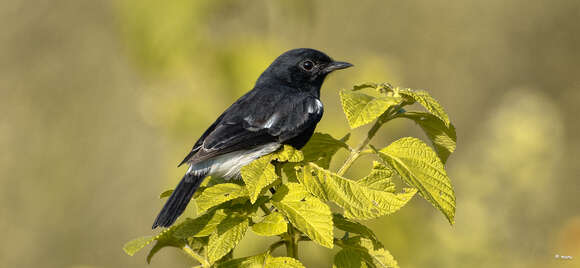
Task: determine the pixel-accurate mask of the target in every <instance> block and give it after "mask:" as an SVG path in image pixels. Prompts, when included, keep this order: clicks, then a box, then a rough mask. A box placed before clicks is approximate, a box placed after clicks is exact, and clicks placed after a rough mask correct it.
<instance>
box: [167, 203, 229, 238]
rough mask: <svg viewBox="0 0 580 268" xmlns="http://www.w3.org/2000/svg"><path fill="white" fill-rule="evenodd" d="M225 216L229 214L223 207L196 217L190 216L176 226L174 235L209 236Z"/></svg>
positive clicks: (185, 236)
mask: <svg viewBox="0 0 580 268" xmlns="http://www.w3.org/2000/svg"><path fill="white" fill-rule="evenodd" d="M225 218H227V214H226V213H225V212H224V210H223V209H218V210H213V211H210V212H208V213H206V214H203V215H201V216H199V217H197V218H195V219H191V218H188V219H186V220H185V221H184V222H183V223H181V224H179V226H177V227H176V230H175V234H174V235H175V237H178V238H188V237H202V236H208V235H210V234H212V233H213V232H214V231H215V230H216V229H217V226H218V225H219V224H220V223H221V222H222V221H223V220H224V219H225Z"/></svg>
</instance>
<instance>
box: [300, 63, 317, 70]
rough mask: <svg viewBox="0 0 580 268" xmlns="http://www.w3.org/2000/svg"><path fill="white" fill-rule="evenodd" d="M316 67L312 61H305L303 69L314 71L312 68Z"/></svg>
mask: <svg viewBox="0 0 580 268" xmlns="http://www.w3.org/2000/svg"><path fill="white" fill-rule="evenodd" d="M313 67H314V62H312V61H309V60H307V61H304V62H302V69H304V70H306V71H310V70H312V68H313Z"/></svg>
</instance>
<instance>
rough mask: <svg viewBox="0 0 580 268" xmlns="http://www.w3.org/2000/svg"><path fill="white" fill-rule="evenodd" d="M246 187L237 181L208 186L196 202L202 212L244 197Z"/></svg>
mask: <svg viewBox="0 0 580 268" xmlns="http://www.w3.org/2000/svg"><path fill="white" fill-rule="evenodd" d="M246 195H247V191H246V189H245V188H244V187H243V186H241V185H238V184H235V183H222V184H217V185H214V186H211V187H208V188H207V189H205V190H204V191H203V193H201V195H199V196H198V197H197V198H196V199H195V202H196V203H197V208H198V209H199V211H200V212H204V211H206V210H208V209H210V208H212V207H215V206H217V205H219V204H221V203H224V202H226V201H229V200H232V199H236V198H239V197H244V196H246Z"/></svg>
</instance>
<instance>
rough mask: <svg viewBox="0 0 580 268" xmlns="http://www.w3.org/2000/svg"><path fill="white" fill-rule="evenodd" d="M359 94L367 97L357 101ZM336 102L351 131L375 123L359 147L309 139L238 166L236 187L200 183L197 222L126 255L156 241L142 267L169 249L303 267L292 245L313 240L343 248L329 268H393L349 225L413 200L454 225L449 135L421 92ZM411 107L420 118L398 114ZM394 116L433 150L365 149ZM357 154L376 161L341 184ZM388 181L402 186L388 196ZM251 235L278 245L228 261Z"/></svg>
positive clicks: (353, 94) (403, 145) (395, 91)
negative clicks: (337, 161)
mask: <svg viewBox="0 0 580 268" xmlns="http://www.w3.org/2000/svg"><path fill="white" fill-rule="evenodd" d="M363 89H365V90H373V89H374V90H375V92H374V93H373V94H371V95H369V94H365V93H361V92H360V90H363ZM340 98H341V102H342V106H343V109H344V112H345V114H346V118H347V120H348V123H349V125H350V127H351V128H352V129H354V128H357V127H360V126H363V125H366V124H369V123H372V122H374V124H373V126H372V127H371V128H370V130H369V131H368V134H367V136H366V138H365V139H364V140H363V141H362V142H361V143H360V145H358V146H357V147H355V148H351V147H350V146H349V145H348V144H347V143H346V142H347V141H348V139H349V137H350V134H347V135H346V136H344V137H343V138H342V139H335V138H333V137H332V136H330V135H328V134H321V133H315V134H314V136H313V137H312V139H311V140H310V141H309V142H308V144H307V145H306V146H305V147H304V148H303V150H302V151H299V150H296V149H294V148H292V147H290V146H284V148H282V149H280V150H279V151H277V152H274V153H272V154H269V155H266V156H264V157H261V158H259V159H257V160H255V161H253V162H252V163H250V164H249V165H247V166H245V167H243V168H242V170H241V175H242V180H238V181H228V182H226V181H223V180H221V179H220V178H211V179H207V180H206V184H205V185H204V186H203V187H201V188H200V190H198V192H196V194H195V196H194V198H195V201H196V202H195V203H196V204H197V209H198V214H200V216H198V217H197V218H194V219H191V218H188V219H186V220H184V221H183V222H181V223H179V224H176V225H174V226H172V227H170V228H168V229H166V230H164V231H163V232H161V233H160V234H159V235H157V236H152V237H151V236H150V237H141V238H137V239H135V240H133V241H130V242H128V243H127V244H126V245H125V247H124V250H125V252H126V253H127V254H129V255H133V254H134V253H136V252H137V251H139V250H140V249H142V248H144V247H145V246H146V245H148V244H149V243H151V242H154V241H155V242H156V243H155V245H154V246H153V248H152V249H151V251H150V252H149V255H148V256H147V261H150V260H151V257H153V255H154V254H155V253H157V252H158V251H159V250H160V249H161V248H164V247H177V248H180V249H182V250H183V251H184V252H185V253H187V254H188V255H190V256H191V257H193V258H194V259H196V260H197V261H198V262H199V263H200V265H201V266H202V267H210V266H216V267H247V266H254V265H256V266H261V267H303V265H302V264H301V263H300V262H299V259H298V256H299V243H300V242H303V241H313V242H314V243H317V244H319V245H321V246H323V247H327V248H333V247H334V246H339V247H341V248H342V249H341V250H340V251H339V252H338V253H337V254H336V256H335V257H334V266H335V267H367V266H368V267H398V265H397V262H396V261H395V260H394V258H393V257H392V256H391V254H390V253H389V252H388V251H387V250H386V249H384V248H383V245H382V244H381V243H380V242H379V240H378V239H377V237H376V235H375V234H374V233H373V231H372V230H370V229H369V228H367V227H366V226H364V225H363V224H361V223H360V222H358V221H356V220H355V219H357V220H367V219H373V218H377V217H381V216H384V215H389V214H391V213H393V212H395V211H397V210H399V209H400V208H401V207H403V206H404V205H405V204H407V202H408V201H409V200H410V199H411V198H412V197H413V196H415V194H416V193H417V192H418V193H419V195H420V196H422V197H423V198H425V199H426V200H428V201H429V202H430V203H431V204H432V205H433V206H434V207H435V208H437V209H438V210H439V211H441V212H442V213H443V215H445V217H446V218H447V219H448V221H449V223H450V224H453V221H454V215H455V196H454V192H453V188H452V186H451V181H450V179H449V177H448V176H447V173H446V171H445V168H444V164H445V162H446V160H447V158H448V157H449V155H450V154H451V153H452V152H453V151H454V150H455V143H456V135H455V129H454V127H453V125H452V124H451V123H450V121H449V118H448V116H447V114H446V113H445V112H444V110H443V108H442V107H441V105H440V104H439V103H438V102H437V101H436V100H435V99H433V98H432V97H431V96H430V95H429V94H428V93H427V92H425V91H415V90H411V89H401V88H393V87H392V86H391V85H390V84H387V83H382V84H376V83H365V84H361V85H357V86H354V87H353V89H352V90H343V91H341V92H340ZM414 103H419V104H421V105H422V106H423V107H424V108H425V109H426V110H427V112H421V111H413V112H409V111H405V110H404V109H403V107H404V106H407V105H411V104H414ZM395 118H407V119H410V120H413V121H414V122H416V123H417V124H418V125H419V126H420V127H421V128H422V129H423V130H424V131H425V133H426V134H427V137H428V138H429V139H430V140H431V143H432V144H433V148H431V147H430V146H428V145H427V144H425V143H424V142H423V141H421V140H419V139H417V138H412V137H405V138H402V139H399V140H397V141H395V142H393V143H391V144H390V145H388V146H387V147H385V148H383V149H380V150H378V149H376V148H375V147H374V146H372V145H371V143H370V142H371V140H372V139H373V137H374V136H375V135H376V134H377V131H378V130H379V129H380V128H381V127H382V126H383V125H384V124H385V123H387V122H389V121H390V120H392V119H395ZM341 149H344V150H348V151H349V152H350V154H349V156H348V158H347V159H346V160H345V162H344V164H343V165H342V166H341V168H340V169H339V170H338V171H336V172H333V171H330V170H329V166H330V161H331V159H332V157H333V156H334V155H335V153H336V152H337V151H338V150H341ZM364 154H369V155H373V156H375V158H376V161H374V162H373V167H372V169H371V171H370V173H369V174H368V175H367V176H366V177H364V178H362V179H359V180H353V179H348V178H345V177H344V174H345V172H346V171H347V170H348V169H349V168H350V167H351V165H352V164H353V163H354V162H355V161H356V160H357V159H358V158H359V157H360V156H361V155H364ZM394 176H399V177H400V178H401V179H402V181H403V182H404V183H405V184H406V186H407V188H403V189H402V190H401V191H397V190H396V186H395V184H394V183H393V177H394ZM170 193H171V191H166V192H164V193H162V194H161V197H166V196H168V195H169V194H170ZM329 202H333V203H335V204H336V205H338V206H339V207H341V208H342V213H338V212H335V213H333V212H332V211H331V209H330V207H329V206H328V203H329ZM250 228H251V229H252V231H253V232H255V233H256V234H258V235H263V236H278V237H279V238H280V240H279V241H277V242H275V243H274V244H272V245H271V246H270V247H269V248H268V249H266V250H265V252H264V253H263V254H260V255H256V256H251V257H245V258H239V259H232V256H233V253H232V252H233V249H234V248H235V247H236V245H237V244H238V242H239V241H240V240H241V239H242V238H243V237H244V234H245V233H246V232H247V230H248V229H250ZM338 233H341V234H342V235H338V236H337V234H338ZM280 246H285V248H286V255H287V257H273V256H271V255H270V253H271V252H272V251H274V250H275V249H276V248H278V247H280Z"/></svg>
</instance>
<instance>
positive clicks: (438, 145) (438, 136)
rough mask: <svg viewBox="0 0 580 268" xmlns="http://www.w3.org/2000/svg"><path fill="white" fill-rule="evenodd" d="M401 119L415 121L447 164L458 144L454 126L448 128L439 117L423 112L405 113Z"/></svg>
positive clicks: (401, 115)
mask: <svg viewBox="0 0 580 268" xmlns="http://www.w3.org/2000/svg"><path fill="white" fill-rule="evenodd" d="M399 117H405V118H409V119H411V120H413V121H415V123H417V124H418V125H419V126H420V127H421V129H423V131H424V132H425V134H427V137H429V139H430V140H431V142H432V143H433V146H434V147H435V152H437V155H438V156H439V158H441V161H442V162H443V164H445V162H447V158H449V155H450V154H451V153H453V152H454V151H455V146H456V142H457V135H456V133H455V127H454V126H453V124H449V126H446V125H445V123H444V122H443V121H441V119H439V118H438V117H436V116H434V115H432V114H430V113H423V112H405V113H402V114H400V115H399Z"/></svg>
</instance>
